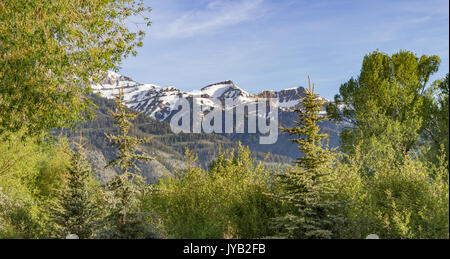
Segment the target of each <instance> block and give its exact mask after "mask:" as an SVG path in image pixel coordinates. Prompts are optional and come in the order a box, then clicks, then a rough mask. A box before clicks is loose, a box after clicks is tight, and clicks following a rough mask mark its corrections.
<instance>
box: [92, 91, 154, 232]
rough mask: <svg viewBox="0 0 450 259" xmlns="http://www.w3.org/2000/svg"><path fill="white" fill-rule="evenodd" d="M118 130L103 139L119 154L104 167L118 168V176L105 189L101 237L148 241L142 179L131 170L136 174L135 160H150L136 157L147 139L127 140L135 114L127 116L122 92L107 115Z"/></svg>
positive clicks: (144, 188)
mask: <svg viewBox="0 0 450 259" xmlns="http://www.w3.org/2000/svg"><path fill="white" fill-rule="evenodd" d="M111 114H112V116H113V117H114V118H115V120H116V123H117V126H118V127H119V131H120V133H119V135H116V136H114V135H106V136H107V137H108V139H110V141H111V142H112V144H111V145H112V146H113V147H116V148H117V149H118V151H119V154H118V156H117V157H116V158H115V159H113V160H112V161H110V162H109V163H108V165H107V167H112V166H118V167H120V169H121V170H122V172H121V174H120V175H118V176H116V177H115V178H114V179H112V180H111V181H110V182H109V183H108V184H107V186H106V197H105V198H106V203H107V205H106V206H107V211H108V215H107V217H106V222H107V224H106V230H105V231H102V232H101V234H100V236H101V237H108V238H150V237H153V236H154V234H153V232H152V227H151V226H150V224H149V223H148V222H147V221H146V215H145V212H144V211H142V206H141V204H142V202H143V201H142V199H143V197H144V195H145V194H146V192H147V190H148V186H147V184H146V182H145V179H144V178H143V177H142V176H141V175H140V174H138V172H135V173H133V172H132V170H133V169H134V171H138V170H139V168H138V167H136V165H135V163H136V162H137V161H139V160H144V161H148V160H151V159H153V158H151V157H149V156H147V155H146V154H138V153H137V152H138V148H139V144H140V143H146V142H148V141H149V139H140V138H138V137H132V136H129V135H128V134H129V130H130V128H131V126H132V123H131V121H130V120H133V119H135V118H136V117H137V116H138V115H139V114H137V113H133V112H128V111H127V108H126V106H125V104H124V101H123V88H122V89H120V91H119V94H118V95H117V96H116V111H111Z"/></svg>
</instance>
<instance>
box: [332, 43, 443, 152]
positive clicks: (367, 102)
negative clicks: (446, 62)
mask: <svg viewBox="0 0 450 259" xmlns="http://www.w3.org/2000/svg"><path fill="white" fill-rule="evenodd" d="M439 63H440V59H439V57H437V56H426V55H423V56H421V57H420V58H419V57H417V56H416V55H415V54H413V53H411V52H409V51H400V52H398V53H395V54H393V55H392V56H389V55H387V54H384V53H381V52H379V51H374V52H372V53H370V54H369V55H366V56H365V57H364V60H363V64H362V68H361V73H360V75H359V76H358V78H357V79H353V78H351V79H350V80H349V81H348V82H347V83H345V84H342V85H341V87H340V89H339V94H338V95H336V96H335V102H334V103H332V104H330V105H328V107H327V111H328V113H329V114H330V115H331V116H332V118H334V119H335V120H338V121H343V122H348V123H350V124H351V127H350V128H348V129H346V130H344V131H343V132H342V134H341V138H342V149H343V151H345V152H352V147H353V146H354V144H357V143H360V140H364V143H365V144H367V145H371V141H370V140H371V139H373V138H372V137H376V138H377V140H378V141H382V142H383V143H384V144H389V145H393V146H395V148H396V149H399V150H403V151H404V152H405V153H407V152H408V151H410V150H411V149H412V148H414V147H415V145H416V143H417V140H418V139H419V136H420V134H421V132H422V129H423V124H422V123H423V114H422V109H423V105H424V98H425V97H424V96H425V95H424V92H425V89H426V87H427V82H428V80H429V77H430V76H431V75H432V74H433V73H434V72H436V71H437V69H438V66H439Z"/></svg>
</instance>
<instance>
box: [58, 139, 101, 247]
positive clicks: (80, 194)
mask: <svg viewBox="0 0 450 259" xmlns="http://www.w3.org/2000/svg"><path fill="white" fill-rule="evenodd" d="M91 183H94V178H93V172H92V168H91V165H90V164H89V162H88V161H87V160H86V158H85V153H84V149H83V145H82V143H81V138H80V143H78V144H77V147H76V149H75V150H74V151H72V153H71V160H70V167H69V170H68V176H67V186H66V188H65V189H64V190H63V191H62V193H61V196H60V197H59V199H58V202H57V204H56V206H54V208H53V209H52V210H53V217H54V222H55V223H56V234H57V236H59V237H62V238H64V237H66V236H67V235H68V234H76V235H77V236H78V237H79V238H82V239H85V238H90V237H92V235H93V233H94V230H95V226H96V221H97V219H98V209H97V205H96V203H95V201H94V199H93V192H94V190H93V189H92V188H91V187H90V184H91Z"/></svg>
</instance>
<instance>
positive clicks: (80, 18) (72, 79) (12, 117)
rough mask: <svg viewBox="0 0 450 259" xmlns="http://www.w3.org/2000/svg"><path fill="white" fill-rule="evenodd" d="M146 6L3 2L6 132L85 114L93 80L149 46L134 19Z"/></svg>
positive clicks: (1, 125) (108, 1) (102, 0)
mask: <svg viewBox="0 0 450 259" xmlns="http://www.w3.org/2000/svg"><path fill="white" fill-rule="evenodd" d="M147 11H150V10H149V8H145V7H144V5H143V1H142V0H82V1H70V0H41V1H30V0H5V1H1V2H0V46H1V47H0V133H3V132H5V131H10V132H18V131H20V130H23V132H24V133H26V134H40V133H41V132H42V131H45V130H49V129H52V128H55V127H59V126H63V125H64V126H65V125H69V124H70V125H72V123H73V122H74V121H77V120H79V119H81V118H85V117H86V115H88V113H89V111H90V109H89V107H91V106H90V102H89V100H88V99H87V98H86V97H85V94H86V93H89V92H90V91H91V89H90V84H91V82H92V81H98V80H99V79H101V77H102V76H103V74H104V73H105V72H106V71H107V70H117V69H118V64H119V63H120V62H121V61H122V59H123V58H124V57H127V56H128V55H130V54H132V55H135V54H136V50H135V49H136V47H139V46H142V40H143V36H144V34H145V33H144V31H142V30H137V31H132V30H130V29H129V26H127V22H128V18H129V17H135V16H139V15H145V14H146V12H147ZM144 21H145V22H146V23H147V26H149V25H150V22H148V18H147V17H144Z"/></svg>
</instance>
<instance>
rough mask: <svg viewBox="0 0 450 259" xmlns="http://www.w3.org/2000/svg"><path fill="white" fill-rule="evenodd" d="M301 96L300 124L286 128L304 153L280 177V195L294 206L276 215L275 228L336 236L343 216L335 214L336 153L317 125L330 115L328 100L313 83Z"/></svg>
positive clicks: (294, 234) (295, 234) (288, 233)
mask: <svg viewBox="0 0 450 259" xmlns="http://www.w3.org/2000/svg"><path fill="white" fill-rule="evenodd" d="M308 81H309V77H308ZM299 97H300V98H301V106H302V107H301V108H297V109H296V110H295V111H296V112H297V113H298V121H296V124H297V126H296V127H293V128H283V131H285V132H287V133H289V134H290V135H294V136H296V138H295V139H292V140H291V141H292V142H294V143H297V144H298V148H299V150H300V151H301V152H302V153H303V156H302V157H300V158H299V159H298V160H297V161H296V166H295V168H293V169H291V170H289V171H288V172H286V173H285V174H282V175H279V176H278V178H277V180H278V183H279V185H280V187H281V194H280V195H276V198H278V199H280V200H281V201H282V202H285V203H287V204H288V205H289V206H290V208H291V209H290V212H289V213H288V214H287V215H286V216H283V217H278V218H276V219H275V220H274V222H273V223H274V224H273V227H274V228H275V230H276V231H277V232H278V235H279V236H280V237H286V238H332V237H333V232H332V229H333V227H334V226H335V225H336V224H337V223H338V222H339V221H340V220H341V218H340V217H339V216H337V215H334V209H335V207H336V205H337V203H336V202H335V201H333V197H334V195H335V193H336V190H335V189H334V186H333V182H334V180H335V176H334V175H333V170H332V164H333V161H334V160H335V154H334V153H333V150H330V149H328V135H327V134H322V133H320V128H319V126H318V124H317V123H318V122H320V121H322V120H324V119H325V118H326V117H324V116H322V115H321V114H320V111H321V110H322V107H323V105H324V103H325V101H324V100H323V99H321V98H320V97H319V96H318V95H316V94H314V85H313V86H312V87H311V83H310V82H309V88H308V89H307V90H306V91H305V96H304V97H302V96H300V95H299Z"/></svg>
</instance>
